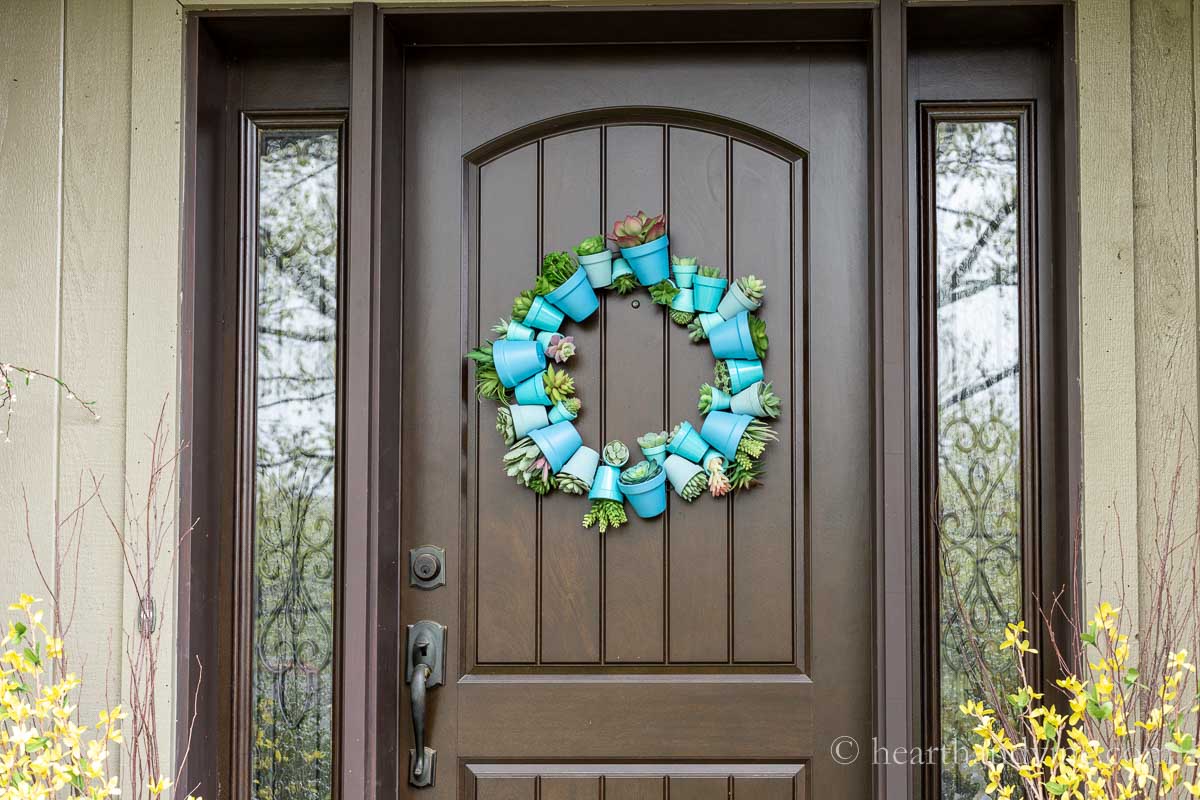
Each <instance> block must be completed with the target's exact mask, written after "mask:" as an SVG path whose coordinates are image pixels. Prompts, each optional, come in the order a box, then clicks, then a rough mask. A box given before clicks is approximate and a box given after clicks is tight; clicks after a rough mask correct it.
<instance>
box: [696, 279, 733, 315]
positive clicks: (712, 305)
mask: <svg viewBox="0 0 1200 800" xmlns="http://www.w3.org/2000/svg"><path fill="white" fill-rule="evenodd" d="M728 285H729V281H727V280H725V279H724V278H706V277H704V276H703V275H697V276H696V277H695V278H693V279H692V291H693V292H694V295H693V298H692V302H693V303H694V304H695V306H696V310H697V311H700V312H702V313H706V314H710V313H713V312H715V311H716V310H717V307H718V306H720V305H721V295H722V294H724V293H725V287H726V286H728ZM722 319H724V317H722Z"/></svg>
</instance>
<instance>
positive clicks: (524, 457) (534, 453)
mask: <svg viewBox="0 0 1200 800" xmlns="http://www.w3.org/2000/svg"><path fill="white" fill-rule="evenodd" d="M541 457H542V451H541V449H540V448H539V447H538V446H537V444H536V443H535V442H534V441H533V439H530V438H529V437H528V436H526V437H524V438H521V439H518V440H517V441H516V442H515V443H513V445H512V446H511V447H509V448H508V452H507V453H505V454H504V473H505V474H506V475H508V477H510V478H514V479H515V480H516V481H517V483H519V484H521V485H522V486H525V485H527V484H528V481H529V471H530V469H532V468H533V465H534V462H536V461H537V460H538V459H539V458H541Z"/></svg>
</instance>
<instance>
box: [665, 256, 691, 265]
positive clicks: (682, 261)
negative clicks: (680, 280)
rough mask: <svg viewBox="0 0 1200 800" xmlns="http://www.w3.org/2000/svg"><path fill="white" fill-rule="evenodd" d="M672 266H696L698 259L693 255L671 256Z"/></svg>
mask: <svg viewBox="0 0 1200 800" xmlns="http://www.w3.org/2000/svg"><path fill="white" fill-rule="evenodd" d="M671 266H673V267H694V266H696V259H694V258H692V257H691V256H671Z"/></svg>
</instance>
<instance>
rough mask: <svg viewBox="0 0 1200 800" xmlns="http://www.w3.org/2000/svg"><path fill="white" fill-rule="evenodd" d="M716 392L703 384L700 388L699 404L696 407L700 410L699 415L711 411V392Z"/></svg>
mask: <svg viewBox="0 0 1200 800" xmlns="http://www.w3.org/2000/svg"><path fill="white" fill-rule="evenodd" d="M714 391H716V390H715V389H714V388H713V387H712V386H711V385H709V384H707V383H705V384H701V386H700V402H698V403H697V404H696V407H697V408H699V409H700V413H701V414H707V413H708V412H709V411H712V403H713V392H714Z"/></svg>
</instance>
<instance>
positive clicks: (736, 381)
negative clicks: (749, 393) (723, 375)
mask: <svg viewBox="0 0 1200 800" xmlns="http://www.w3.org/2000/svg"><path fill="white" fill-rule="evenodd" d="M725 366H726V367H728V369H729V388H730V390H731V391H732V392H733V393H734V394H737V393H738V392H740V391H741V390H742V389H745V388H746V387H747V386H749V385H750V384H752V383H754V382H755V381H761V380H762V378H763V365H762V362H761V361H759V360H758V359H756V358H754V359H744V360H736V359H730V360H728V361H726V362H725Z"/></svg>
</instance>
